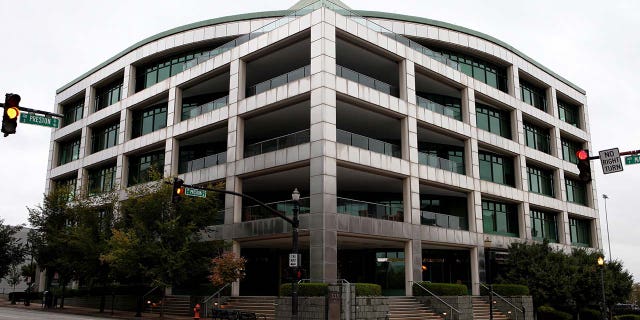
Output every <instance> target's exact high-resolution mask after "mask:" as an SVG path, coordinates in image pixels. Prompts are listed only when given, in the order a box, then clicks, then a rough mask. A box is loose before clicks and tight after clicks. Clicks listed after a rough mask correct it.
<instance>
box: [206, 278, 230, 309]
mask: <svg viewBox="0 0 640 320" xmlns="http://www.w3.org/2000/svg"><path fill="white" fill-rule="evenodd" d="M230 285H231V283H227V284H225V285H224V286H222V288H220V289H218V291H216V292H215V293H213V294H212V295H210V296H208V297H207V298H206V299H204V300H202V306H203V307H204V316H205V318H206V317H208V316H209V307H208V305H207V303H208V302H209V301H211V300H213V298H215V297H216V296H217V297H218V302H217V303H218V306H220V293H221V292H222V290H224V289H226V288H227V287H228V286H230Z"/></svg>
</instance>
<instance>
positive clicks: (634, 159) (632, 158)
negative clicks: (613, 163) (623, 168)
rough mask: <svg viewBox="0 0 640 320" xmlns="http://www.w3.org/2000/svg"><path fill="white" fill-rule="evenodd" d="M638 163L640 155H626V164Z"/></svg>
mask: <svg viewBox="0 0 640 320" xmlns="http://www.w3.org/2000/svg"><path fill="white" fill-rule="evenodd" d="M638 163H640V155H633V156H628V157H624V164H638Z"/></svg>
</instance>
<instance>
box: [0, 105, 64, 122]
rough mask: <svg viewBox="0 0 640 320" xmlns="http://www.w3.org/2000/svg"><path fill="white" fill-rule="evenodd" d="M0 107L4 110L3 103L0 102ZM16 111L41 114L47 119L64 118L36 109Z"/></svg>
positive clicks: (57, 114) (24, 108)
mask: <svg viewBox="0 0 640 320" xmlns="http://www.w3.org/2000/svg"><path fill="white" fill-rule="evenodd" d="M0 107H2V108H4V103H2V102H0ZM18 109H20V111H21V112H22V111H26V112H33V113H37V114H41V115H44V116H47V117H57V118H64V115H62V114H59V113H53V112H49V111H42V110H38V109H31V108H26V107H18Z"/></svg>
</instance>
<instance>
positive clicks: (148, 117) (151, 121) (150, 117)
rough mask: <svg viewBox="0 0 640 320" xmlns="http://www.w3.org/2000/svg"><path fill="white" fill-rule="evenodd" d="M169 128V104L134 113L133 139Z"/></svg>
mask: <svg viewBox="0 0 640 320" xmlns="http://www.w3.org/2000/svg"><path fill="white" fill-rule="evenodd" d="M166 126H167V104H166V103H161V104H158V105H154V106H151V107H148V108H145V109H143V110H138V111H135V112H134V113H133V126H132V127H133V130H132V132H131V138H137V137H140V136H143V135H145V134H148V133H151V132H153V131H156V130H160V129H162V128H164V127H166Z"/></svg>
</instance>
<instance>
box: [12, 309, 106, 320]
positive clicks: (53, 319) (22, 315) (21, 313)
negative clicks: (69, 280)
mask: <svg viewBox="0 0 640 320" xmlns="http://www.w3.org/2000/svg"><path fill="white" fill-rule="evenodd" d="M5 319H34V320H36V319H37V320H41V319H47V320H63V319H75V320H85V319H86V320H95V319H111V318H104V317H88V316H78V315H73V314H67V313H56V312H46V311H40V310H28V309H23V308H5V307H0V320H5Z"/></svg>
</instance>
